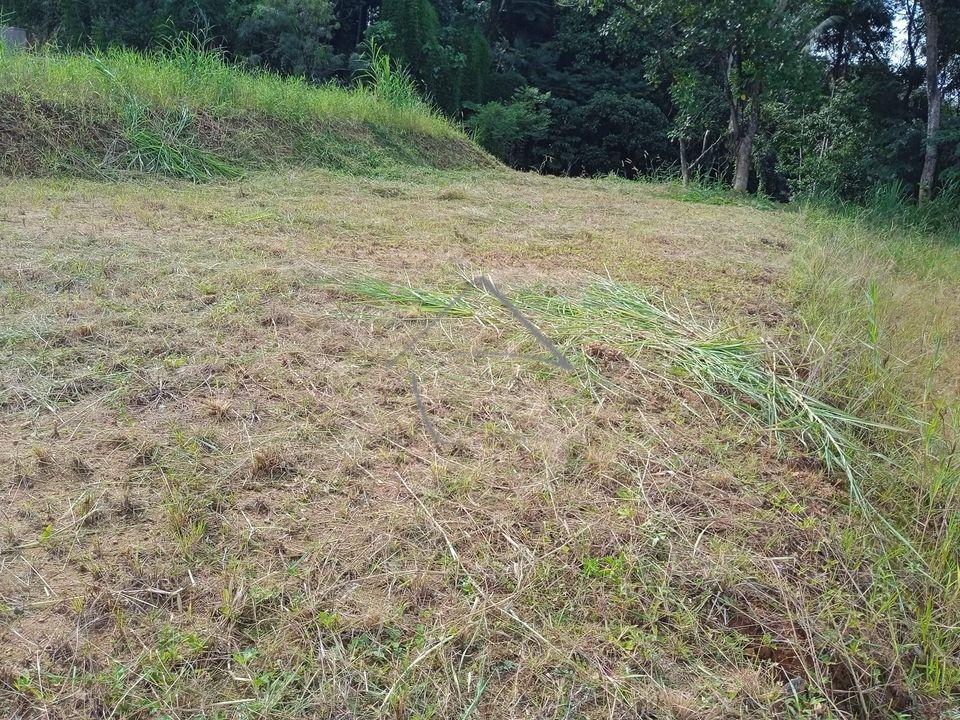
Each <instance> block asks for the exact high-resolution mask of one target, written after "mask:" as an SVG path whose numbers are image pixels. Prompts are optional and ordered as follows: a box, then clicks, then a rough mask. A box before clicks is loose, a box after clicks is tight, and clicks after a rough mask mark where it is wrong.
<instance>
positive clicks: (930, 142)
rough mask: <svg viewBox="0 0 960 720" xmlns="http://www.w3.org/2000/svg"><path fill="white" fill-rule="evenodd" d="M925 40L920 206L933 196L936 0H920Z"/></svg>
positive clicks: (939, 97)
mask: <svg viewBox="0 0 960 720" xmlns="http://www.w3.org/2000/svg"><path fill="white" fill-rule="evenodd" d="M920 6H921V7H922V8H923V20H924V25H926V29H927V37H926V64H927V67H926V79H927V141H926V153H925V155H924V158H923V172H921V173H920V191H919V193H918V198H917V199H918V202H919V203H920V204H923V203H924V202H926V201H927V200H929V199H930V196H931V195H932V194H933V183H934V180H935V179H936V176H937V134H938V133H939V132H940V108H941V106H942V104H943V89H942V88H941V87H940V17H939V8H938V7H937V0H920Z"/></svg>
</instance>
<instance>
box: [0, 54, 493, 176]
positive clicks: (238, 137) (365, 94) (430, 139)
mask: <svg viewBox="0 0 960 720" xmlns="http://www.w3.org/2000/svg"><path fill="white" fill-rule="evenodd" d="M387 69H388V72H387V73H386V77H384V76H383V75H384V73H382V72H381V73H379V74H376V73H374V74H371V77H369V78H367V80H368V82H367V83H366V84H362V85H358V86H356V87H353V88H349V89H348V88H343V87H339V86H336V85H333V84H328V85H324V86H316V85H313V84H310V83H308V82H306V81H305V80H303V79H301V78H287V77H280V76H279V75H275V74H273V73H269V72H262V71H255V72H254V71H247V70H243V69H241V68H238V67H237V66H234V65H231V64H229V63H227V62H226V61H225V60H224V58H223V57H222V56H220V55H218V54H216V53H214V52H210V51H206V50H203V49H199V48H197V47H196V46H195V44H194V43H193V42H191V41H189V40H184V41H182V42H180V43H179V44H177V45H175V46H173V47H172V48H171V49H170V50H168V51H165V52H162V53H161V52H150V53H139V52H134V51H131V50H123V49H113V50H109V51H107V52H103V53H94V54H68V53H63V52H58V51H54V50H49V49H45V50H40V51H37V52H20V51H12V50H2V49H0V87H2V88H3V89H2V90H0V108H2V109H0V172H4V173H8V174H14V175H44V174H74V175H84V176H99V177H113V176H116V175H118V174H124V173H128V172H152V173H161V174H165V175H172V176H175V177H181V178H185V179H190V180H195V181H201V180H206V179H210V178H212V177H228V178H229V177H235V176H237V175H239V174H241V173H242V172H243V171H245V170H254V169H269V168H279V167H286V166H306V167H324V168H329V169H333V170H343V171H349V172H358V173H371V172H376V173H384V172H386V173H389V172H391V171H394V170H397V169H401V168H405V167H408V166H423V167H429V168H443V169H467V168H475V167H485V166H492V165H493V164H494V162H493V161H492V160H491V158H490V157H489V156H488V155H486V154H485V153H483V152H482V151H481V150H480V149H478V148H477V147H476V145H474V144H473V143H472V142H471V141H470V140H469V138H467V136H466V135H465V134H464V133H463V132H462V131H461V130H460V129H459V128H458V127H456V126H455V125H454V124H452V123H450V122H449V121H448V120H446V119H445V118H443V117H442V116H441V115H439V114H438V113H437V112H436V111H434V110H433V109H432V108H431V107H430V106H429V105H427V104H426V103H424V102H423V101H421V100H420V99H419V98H418V97H417V96H416V94H415V93H413V92H411V93H408V94H407V95H406V96H405V99H404V100H403V101H400V100H398V97H399V96H398V94H397V93H395V92H390V93H388V92H383V91H382V89H381V88H380V87H378V85H377V83H378V82H379V83H380V84H387V85H390V86H393V85H396V84H397V83H398V82H401V81H402V80H403V78H402V77H396V73H394V74H393V75H391V74H390V72H389V70H390V68H389V65H388V68H387Z"/></svg>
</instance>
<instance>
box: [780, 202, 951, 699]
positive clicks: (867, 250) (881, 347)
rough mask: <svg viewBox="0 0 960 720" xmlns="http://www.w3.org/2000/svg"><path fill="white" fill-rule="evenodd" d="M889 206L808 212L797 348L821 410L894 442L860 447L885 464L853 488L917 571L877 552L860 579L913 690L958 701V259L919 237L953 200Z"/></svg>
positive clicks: (945, 242)
mask: <svg viewBox="0 0 960 720" xmlns="http://www.w3.org/2000/svg"><path fill="white" fill-rule="evenodd" d="M891 192H892V194H887V195H885V196H884V197H885V198H886V200H885V201H884V202H874V203H872V204H871V205H869V206H868V207H866V208H864V209H861V210H859V211H857V212H849V211H848V212H845V213H836V212H833V211H828V210H824V209H822V208H821V209H817V208H808V210H807V212H806V213H805V215H806V221H807V222H806V226H807V231H808V238H807V240H806V242H805V243H803V244H802V245H801V246H800V249H799V251H798V253H797V262H796V267H795V273H794V286H795V288H796V304H797V307H798V313H799V315H800V317H801V318H802V319H803V321H804V327H803V329H802V330H801V331H800V332H799V333H798V338H797V344H798V345H799V346H800V347H802V348H804V349H805V354H806V355H807V357H808V363H807V367H806V372H807V373H808V376H809V378H810V380H811V381H812V382H814V383H816V385H817V386H818V387H819V388H821V392H822V393H824V395H825V396H826V397H828V398H833V399H835V400H836V399H840V400H841V401H842V402H843V403H844V404H845V406H846V407H848V408H850V409H851V411H852V412H855V413H856V414H857V415H858V416H860V417H862V418H864V419H866V420H869V421H871V422H875V423H877V424H878V425H882V426H896V427H897V428H898V430H897V431H892V430H887V429H883V428H882V427H878V428H877V429H876V430H874V431H873V432H872V433H871V434H870V442H871V445H872V447H873V448H874V449H875V452H876V453H877V454H878V455H880V454H882V456H883V458H884V461H883V462H873V463H870V464H869V465H868V466H866V467H865V475H864V483H865V484H866V485H867V486H868V487H869V488H870V493H871V497H872V498H873V501H874V502H875V503H876V504H877V505H878V506H880V507H882V508H883V511H884V513H885V514H886V517H887V518H888V519H889V521H890V522H891V523H892V524H893V525H894V526H895V527H896V528H898V530H899V531H900V532H901V533H902V534H903V535H904V536H905V537H906V538H908V539H909V541H910V542H911V544H912V547H913V548H914V549H916V551H917V552H918V554H919V556H920V560H921V562H920V563H917V562H916V561H915V560H916V559H915V558H910V557H905V556H904V554H903V553H900V552H898V551H897V549H896V548H895V547H888V548H886V549H885V551H884V552H883V553H882V554H881V555H880V556H878V557H877V558H876V559H875V562H874V563H873V566H872V568H871V572H872V573H873V574H874V577H875V582H876V587H877V592H880V593H883V594H885V595H887V596H888V597H890V598H891V601H892V602H895V603H896V604H897V605H898V606H899V607H901V608H902V617H901V621H902V622H903V623H904V624H905V625H906V627H907V628H908V629H907V630H906V631H905V632H902V634H900V635H899V638H900V641H901V642H902V652H903V654H904V655H905V656H906V657H909V658H910V661H909V668H910V674H911V679H912V681H913V682H914V683H916V684H917V685H918V686H920V687H923V688H924V689H926V690H927V691H930V692H935V693H939V694H944V695H951V694H956V693H957V692H960V664H958V658H960V636H958V633H957V623H958V620H960V502H958V500H960V499H958V487H960V454H958V448H957V438H958V437H960V393H958V387H960V386H958V379H960V365H958V363H957V358H958V357H960V347H958V337H960V334H958V331H960V321H958V317H960V303H958V298H957V294H956V287H957V283H958V282H960V249H958V248H957V247H956V246H955V245H954V244H953V242H952V240H953V239H954V238H953V235H952V233H949V232H946V233H944V234H941V235H932V234H930V233H929V232H928V231H929V230H930V229H931V228H935V227H936V228H944V227H948V226H949V222H948V221H947V220H946V218H947V216H948V213H947V212H946V208H947V204H945V203H946V202H947V200H948V199H949V198H948V195H949V193H951V192H955V189H951V188H946V189H945V190H944V191H943V193H942V194H941V196H940V197H941V201H939V202H941V203H944V204H939V205H938V204H937V203H936V202H934V203H931V204H929V205H928V206H927V207H925V208H919V209H917V208H913V207H905V206H904V204H903V202H902V197H903V196H902V194H900V193H898V192H896V191H891ZM918 564H919V565H921V566H922V567H916V566H917V565H918ZM901 630H902V628H901Z"/></svg>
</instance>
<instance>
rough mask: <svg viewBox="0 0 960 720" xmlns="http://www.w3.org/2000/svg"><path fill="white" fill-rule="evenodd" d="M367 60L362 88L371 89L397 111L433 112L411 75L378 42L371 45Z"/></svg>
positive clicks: (361, 83)
mask: <svg viewBox="0 0 960 720" xmlns="http://www.w3.org/2000/svg"><path fill="white" fill-rule="evenodd" d="M365 57H366V61H367V66H366V67H365V68H364V69H363V70H361V71H360V72H359V73H358V79H359V80H360V86H361V87H365V88H369V90H370V91H371V92H372V93H373V95H374V97H376V98H377V99H378V100H382V101H383V102H385V103H386V104H387V105H389V106H390V107H393V108H397V109H398V110H404V109H415V110H420V111H421V112H430V110H429V106H428V105H427V103H426V102H425V101H424V100H423V98H422V97H421V96H420V93H419V92H418V91H417V87H416V84H415V83H414V81H413V76H412V75H410V72H409V71H408V70H407V69H406V68H405V67H404V66H403V65H401V64H400V63H399V62H397V61H395V60H393V59H392V58H391V57H390V56H389V55H387V54H386V53H385V52H384V51H383V48H381V47H380V45H378V44H377V43H376V42H375V41H373V40H371V41H370V42H369V43H368V45H367V51H366V53H365Z"/></svg>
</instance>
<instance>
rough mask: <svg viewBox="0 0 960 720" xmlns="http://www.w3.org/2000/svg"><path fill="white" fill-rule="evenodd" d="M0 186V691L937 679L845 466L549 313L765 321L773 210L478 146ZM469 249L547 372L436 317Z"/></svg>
mask: <svg viewBox="0 0 960 720" xmlns="http://www.w3.org/2000/svg"><path fill="white" fill-rule="evenodd" d="M0 196H2V198H3V203H2V207H3V211H2V215H0V233H2V240H3V241H2V243H0V254H2V261H3V265H2V268H3V270H2V273H3V274H2V275H0V281H2V285H0V292H2V308H3V310H2V312H3V315H2V326H0V328H2V330H0V332H2V334H0V368H2V370H0V372H2V373H3V382H2V385H0V388H2V389H0V467H2V468H3V471H2V475H0V477H2V478H3V482H4V484H3V486H2V493H3V499H4V501H3V503H2V506H0V524H2V528H3V536H2V554H0V567H2V570H0V632H2V635H0V705H2V706H3V707H6V708H11V709H12V710H11V714H12V715H13V716H15V717H25V718H26V717H30V718H32V717H38V718H39V717H69V718H81V717H84V718H85V717H114V718H143V717H176V718H193V717H210V718H218V717H222V718H235V717H240V718H247V717H249V718H254V717H256V718H264V717H271V718H273V717H276V718H302V717H391V718H394V717H409V718H505V717H537V718H564V717H569V718H574V717H577V718H594V717H595V718H601V717H603V718H611V717H613V718H635V717H638V716H645V717H657V718H671V717H672V718H708V717H715V718H726V717H856V716H863V715H870V716H893V715H894V714H895V713H897V712H914V713H917V714H924V713H926V714H930V715H932V714H933V713H935V712H936V711H937V709H938V708H940V707H942V700H941V699H939V698H938V697H936V696H935V695H936V694H931V693H928V692H924V691H923V689H922V688H918V687H917V685H916V684H914V683H913V682H912V679H911V676H910V668H911V664H910V662H911V657H910V656H909V655H908V654H907V653H906V652H905V651H904V649H903V648H902V647H900V646H899V645H898V644H897V643H896V642H895V639H892V638H891V627H893V626H894V625H895V624H896V623H897V622H898V620H897V618H898V617H899V616H898V614H897V613H898V610H897V608H895V607H893V606H891V605H890V603H889V600H890V598H889V597H888V596H885V595H882V594H880V593H878V592H877V591H876V589H877V585H876V583H875V578H874V577H873V576H872V574H871V572H870V568H871V567H872V566H871V561H872V555H871V553H872V552H873V550H872V549H871V548H872V545H871V543H870V542H866V541H865V540H864V538H868V537H869V532H868V531H867V528H866V526H865V525H864V524H863V522H862V521H861V520H858V519H857V518H856V517H855V516H853V515H851V513H850V512H849V504H848V503H849V496H848V493H847V485H846V481H845V480H844V479H843V478H836V477H833V476H831V475H829V474H828V473H827V472H826V471H825V470H824V468H823V467H822V465H821V464H820V463H819V462H817V461H816V459H815V458H814V459H812V458H811V455H810V454H809V453H807V452H806V451H804V449H803V447H802V446H801V445H800V444H797V443H795V442H793V441H791V440H790V439H789V438H785V442H784V443H782V444H779V445H778V444H777V443H775V442H774V441H773V440H772V439H771V437H770V436H769V434H768V432H767V428H768V424H767V423H757V422H744V420H743V416H742V415H738V414H736V413H735V412H732V411H731V410H730V408H729V407H727V406H726V405H724V403H723V402H722V400H723V398H724V397H726V396H725V392H726V387H724V388H718V392H716V393H713V394H714V395H716V397H710V394H711V393H705V392H703V391H702V390H703V389H702V388H701V387H698V386H697V385H696V383H694V382H692V381H691V377H692V376H691V374H690V369H689V368H687V369H686V370H684V369H683V368H682V367H678V366H677V363H673V362H669V361H668V360H669V358H666V359H665V358H664V357H663V353H662V352H661V350H662V348H660V349H658V348H657V347H656V346H655V345H650V344H649V343H647V344H646V345H644V344H643V343H642V342H638V341H639V340H642V338H641V337H640V335H641V334H640V333H635V334H634V335H632V336H631V335H630V333H631V332H633V331H631V330H630V326H629V325H626V324H620V325H617V326H616V327H619V328H620V330H619V331H617V332H614V331H613V328H614V325H612V324H611V325H609V326H608V327H609V328H610V331H609V332H606V333H603V336H602V337H598V336H595V335H589V336H588V335H577V334H576V333H564V332H561V331H562V330H563V327H564V326H563V322H565V321H564V318H565V317H567V314H566V313H565V312H559V311H558V312H554V311H552V310H551V308H553V309H554V310H555V309H556V308H557V307H558V305H559V303H558V301H559V299H560V298H566V299H569V300H572V301H576V300H578V299H583V298H589V297H590V290H589V288H590V287H591V285H592V284H594V283H596V282H597V280H598V278H599V277H601V276H602V275H604V274H609V275H610V276H613V277H615V278H617V279H618V280H620V281H627V282H630V283H633V284H634V286H636V287H642V288H644V290H645V291H646V292H648V293H649V292H653V291H654V290H656V292H657V297H662V298H663V303H664V304H663V305H662V306H661V307H663V308H665V309H667V310H668V311H669V312H670V313H671V317H675V318H680V319H683V320H684V322H687V321H689V322H690V323H691V327H694V326H695V328H699V329H703V330H704V331H709V332H710V333H711V334H712V336H715V337H724V338H728V339H746V340H751V341H759V340H763V339H766V340H769V339H770V337H771V336H773V335H778V334H782V333H783V332H784V330H783V328H784V327H785V325H787V324H789V322H790V317H789V315H788V313H789V310H788V306H787V304H786V302H785V297H786V295H787V285H786V283H785V281H784V279H783V276H784V270H785V268H786V267H787V263H786V257H787V254H788V252H789V249H790V247H791V245H792V242H793V241H792V237H793V233H794V229H795V223H796V219H795V218H792V217H790V216H787V215H785V214H781V213H778V212H762V213H761V212H757V211H755V210H750V209H746V208H741V207H703V206H698V205H693V204H689V203H680V202H677V201H675V200H671V199H670V198H669V197H668V195H667V194H666V193H665V192H664V191H662V190H660V189H658V188H653V187H643V186H638V185H631V184H626V183H619V182H616V181H573V180H548V179H543V178H538V177H528V176H523V175H514V174H511V175H507V174H498V173H493V174H491V173H487V174H480V173H477V174H452V173H447V174H423V175H420V176H411V177H410V178H408V179H406V180H403V181H400V180H382V179H379V180H378V179H367V180H357V179H356V178H345V177H339V176H333V175H328V174H324V173H303V172H298V173H291V174H289V175H285V176H282V177H277V176H254V177H251V178H249V179H247V180H244V181H241V182H239V183H238V184H234V185H223V186H217V185H210V186H203V187H197V186H187V185H184V184H179V183H159V182H154V183H149V184H144V185H133V184H120V185H104V184H97V183H78V184H69V185H61V184H56V183H45V182H30V183H17V184H7V185H5V186H3V187H2V188H0ZM480 273H486V274H487V275H489V276H490V277H492V278H493V279H494V280H495V281H496V283H497V287H498V288H499V289H501V290H502V291H503V292H504V293H505V295H506V297H508V298H510V299H512V300H513V301H514V302H515V304H516V305H517V307H519V308H521V309H522V310H523V311H524V313H525V315H524V316H525V317H527V318H528V319H529V320H530V321H531V322H533V323H534V324H536V325H537V326H538V327H541V328H543V330H544V331H545V332H546V333H547V335H549V336H550V337H551V338H552V339H553V340H554V341H555V342H556V343H557V344H558V346H559V348H560V350H561V351H562V352H563V353H564V355H565V356H566V357H568V358H570V359H571V362H572V364H573V366H574V368H575V370H574V371H573V372H570V371H565V370H563V369H560V368H558V367H555V366H554V365H551V364H550V363H548V362H544V358H543V352H544V349H543V348H541V347H540V346H538V345H537V344H536V343H535V342H533V341H531V339H530V338H531V336H530V334H529V332H527V331H526V330H524V329H523V328H522V327H521V326H520V325H519V324H518V322H517V319H516V318H515V317H513V316H511V315H510V314H509V312H506V311H505V310H504V309H503V307H502V305H500V306H499V308H500V309H497V310H496V311H494V310H490V311H489V312H488V311H486V310H484V311H483V312H477V311H476V309H477V308H478V307H481V308H496V307H498V306H497V304H496V303H492V302H491V301H490V298H489V296H487V297H483V296H479V295H476V294H471V295H470V296H468V297H465V298H464V299H463V300H461V301H459V302H458V303H455V304H454V305H453V306H452V307H450V308H448V310H447V312H445V313H443V314H442V317H440V315H441V314H440V313H438V312H436V311H437V310H438V309H443V308H444V307H446V305H447V304H448V301H449V299H450V298H451V297H455V296H456V294H457V292H458V291H459V290H458V288H460V287H461V286H462V278H463V277H464V276H468V277H474V276H476V275H478V274H480ZM358 281H359V283H358ZM410 287H417V288H423V291H422V292H420V294H419V295H418V296H417V299H416V301H415V302H411V301H409V288H410ZM363 288H366V291H362V289H363ZM371 289H373V290H374V291H373V292H372V291H371ZM405 297H406V298H407V300H404V298H405ZM398 300H399V301H398ZM478 303H480V305H478ZM588 309H589V308H588ZM597 317H598V318H601V319H602V318H603V317H607V316H604V315H602V314H601V315H598V316H597ZM578 323H579V325H578V326H586V325H587V323H586V321H584V320H583V319H582V318H581V319H580V320H578ZM698 332H699V330H698ZM618 333H619V334H618ZM531 355H533V357H531ZM764 357H765V356H763V355H762V354H760V355H759V356H757V358H756V361H757V362H758V363H760V367H771V366H769V365H765V364H763V363H765V362H766V360H765V359H764ZM751 362H753V361H752V360H751ZM793 381H794V380H791V381H790V382H793ZM425 417H426V418H428V420H429V425H428V424H425V422H424V418H425ZM431 427H432V428H433V430H434V431H435V433H436V437H433V436H432V434H431V432H430V428H431ZM437 438H439V439H440V442H437Z"/></svg>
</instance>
